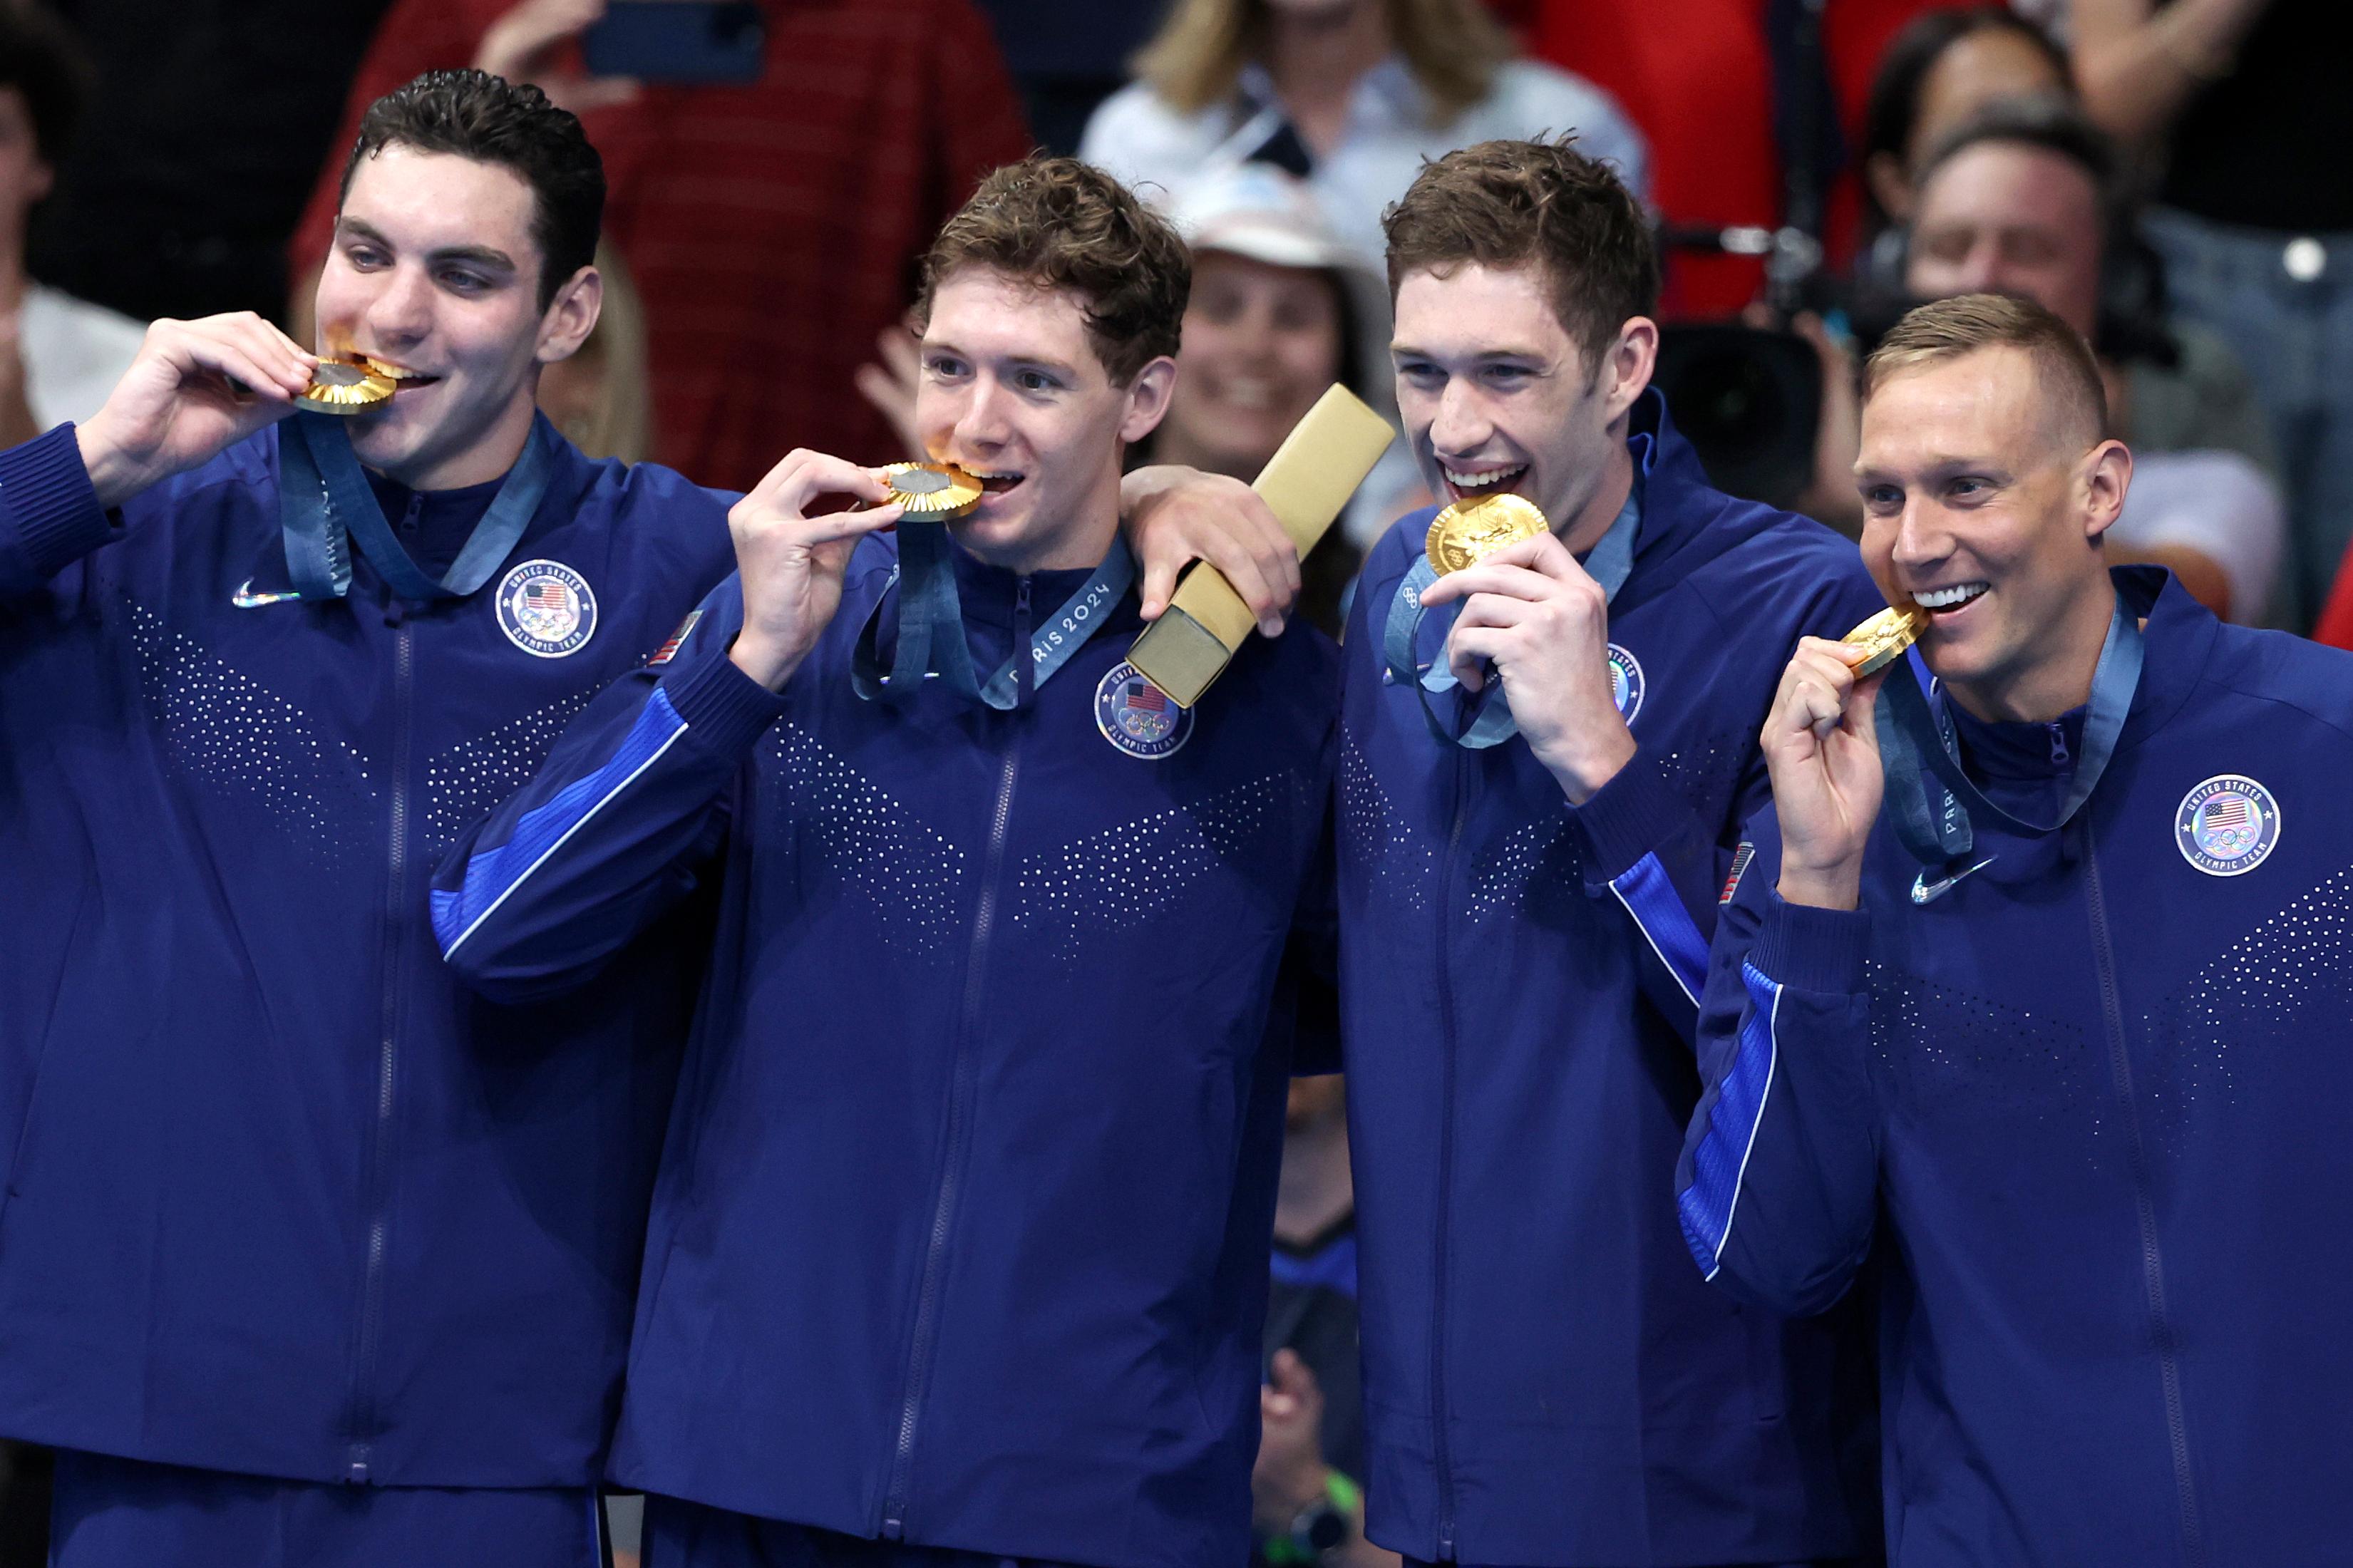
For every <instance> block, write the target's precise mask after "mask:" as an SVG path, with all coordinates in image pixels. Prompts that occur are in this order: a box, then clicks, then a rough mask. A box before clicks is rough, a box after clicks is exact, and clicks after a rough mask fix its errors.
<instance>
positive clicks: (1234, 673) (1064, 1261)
mask: <svg viewBox="0 0 2353 1568" xmlns="http://www.w3.org/2000/svg"><path fill="white" fill-rule="evenodd" d="M955 554H956V558H957V567H956V570H957V573H958V575H959V578H960V582H961V593H962V597H963V602H964V606H965V615H966V620H967V626H968V631H969V637H970V639H971V642H972V646H973V647H974V650H975V655H976V661H977V662H978V665H979V668H981V669H982V670H983V671H984V672H986V671H987V670H989V669H992V668H996V667H997V665H998V663H999V662H1001V661H1003V660H1004V659H1006V658H1008V657H1009V655H1010V650H1011V649H1013V648H1015V647H1022V648H1027V647H1029V639H1030V636H1031V631H1032V628H1033V627H1034V626H1036V625H1038V624H1039V622H1040V621H1042V620H1043V619H1044V618H1045V617H1046V616H1048V614H1049V613H1050V611H1051V610H1052V609H1053V608H1054V607H1056V606H1057V605H1060V603H1061V601H1062V599H1063V598H1064V596H1065V595H1068V594H1069V593H1070V592H1071V590H1072V589H1073V588H1074V587H1075V586H1076V585H1077V584H1078V583H1079V582H1080V581H1081V580H1082V579H1083V578H1084V577H1085V576H1086V575H1087V574H1083V573H1043V574H1037V575H1036V576H1034V577H1023V578H1017V577H1015V576H1014V575H1012V574H1008V573H1006V572H1003V571H999V570H997V569H994V568H989V567H985V566H982V565H980V564H978V563H975V562H974V561H972V560H971V559H970V558H969V557H965V556H964V555H963V554H962V552H960V551H959V552H955ZM895 561H896V546H895V542H892V541H891V540H887V539H882V538H877V539H873V540H870V541H868V542H863V543H861V545H860V548H859V550H858V552H857V553H856V555H855V556H854V557H853V558H852V561H851V563H850V567H849V574H848V578H847V583H846V590H845V595H844V598H843V602H842V605H841V608H840V611H839V614H838V615H837V616H835V618H834V620H833V621H832V623H831V624H830V625H829V626H828V628H827V630H826V632H825V633H824V635H823V637H822V639H821V640H820V641H819V643H818V646H817V647H816V648H815V649H814V650H813V651H812V652H811V654H810V655H809V657H808V659H807V662H806V663H805V664H804V665H803V666H802V667H801V668H800V669H799V670H798V671H797V672H796V674H795V675H794V676H793V678H792V679H791V680H790V682H789V683H788V684H787V685H786V689H785V690H784V692H783V694H782V695H781V696H778V695H772V694H771V693H770V692H769V691H768V690H767V689H765V688H763V687H761V686H759V685H758V684H756V683H755V682H754V681H752V680H750V679H747V678H746V677H745V676H744V675H743V674H742V673H741V672H740V671H739V670H738V669H737V668H735V667H734V665H733V664H732V663H731V662H730V661H729V659H728V657H727V650H728V647H729V645H730V643H731V642H732V640H733V637H734V634H735V632H736V630H737V629H738V627H739V626H740V625H741V623H742V616H743V606H742V600H741V595H740V591H739V588H738V585H737V584H736V583H735V582H734V581H733V580H730V581H729V582H728V583H726V584H723V586H722V587H721V588H720V589H719V590H718V591H717V592H715V593H714V594H712V595H711V596H710V598H709V599H708V600H706V601H705V603H704V605H703V606H702V610H701V611H700V612H699V613H698V615H699V618H698V619H697V620H696V621H695V623H694V624H693V625H692V626H691V628H690V629H689V630H688V632H687V634H686V636H685V637H684V639H683V640H682V641H681V643H680V644H679V645H678V647H677V649H676V651H675V653H674V655H673V656H672V657H670V658H667V659H664V660H661V661H659V662H656V663H653V664H650V665H649V666H648V668H645V669H644V670H642V671H641V672H640V673H638V675H636V676H635V677H633V678H631V679H628V680H626V681H624V682H622V683H620V684H619V685H617V687H615V688H614V689H612V690H611V691H609V692H607V694H606V695H605V696H604V697H603V698H601V699H599V700H597V702H596V704H595V705H594V706H592V707H591V708H590V709H589V710H587V711H586V713H585V714H584V715H583V716H582V717H581V718H580V719H579V720H578V721H576V722H575V724H574V725H573V727H572V728H571V729H570V730H569V731H566V733H565V736H564V738H563V740H562V741H561V742H558V744H557V746H556V748H555V751H554V753H553V754H552V755H551V756H550V758H549V760H548V762H547V764H546V765H545V767H544V768H543V770H542V771H541V772H540V773H539V774H538V776H537V777H536V778H535V779H533V782H532V783H531V784H529V785H528V786H526V787H525V788H524V789H523V790H522V791H521V792H520V793H519V794H517V795H515V796H514V797H513V798H512V799H511V800H509V801H508V802H507V803H506V804H505V805H502V806H501V807H500V808H499V810H498V811H497V812H495V813H494V814H493V815H492V816H491V818H490V819H489V821H488V823H487V824H486V825H484V826H481V827H480V830H479V831H477V832H475V833H474V834H473V835H472V836H471V837H470V839H469V841H468V842H467V844H466V845H465V846H464V847H462V848H461V849H460V850H459V851H458V852H455V853H453V854H452V856H451V857H450V858H449V859H448V862H447V863H446V864H445V865H444V867H443V868H442V870H441V872H440V874H439V877H438V880H437V884H436V892H435V894H434V900H435V906H436V920H437V924H438V930H439V932H440V936H441V940H442V942H443V944H444V947H445V950H446V951H447V952H448V958H449V961H450V963H452V964H454V965H455V966H456V967H457V968H458V969H459V970H460V971H461V972H463V973H465V975H466V976H467V977H468V978H469V979H470V980H471V981H472V982H473V983H475V984H478V985H480V986H482V987H484V988H485V989H486V990H488V991H489V992H490V993H491V994H496V995H502V996H508V997H515V998H524V997H536V996H556V995H560V994H565V987H567V986H569V985H571V984H575V983H576V982H577V981H579V980H580V979H581V978H582V977H583V976H586V975H590V974H594V973H597V972H598V971H599V970H600V969H602V968H604V967H605V966H606V965H607V964H608V963H613V964H617V963H620V962H622V960H620V959H619V958H618V957H617V954H619V953H620V952H621V951H622V949H623V948H624V946H625V944H627V943H628V942H630V941H631V940H632V939H633V937H634V936H635V935H636V933H638V931H641V930H643V929H644V928H645V927H646V926H647V925H648V924H649V922H653V921H658V920H659V919H660V918H661V917H662V914H663V911H665V910H668V909H670V907H672V906H673V905H674V904H675V903H676V902H677V901H678V900H680V899H681V898H683V897H685V896H686V895H687V894H688V892H689V890H690V889H693V888H695V887H698V886H713V885H715V886H716V888H717V889H718V894H719V898H720V902H721V912H720V917H719V920H720V925H719V932H718V937H717V942H716V951H715V956H714V959H713V965H712V974H711V979H710V983H709V986H708V989H707V990H706V992H705V993H704V995H703V997H702V1005H701V1007H700V1010H699V1012H698V1014H697V1017H696V1024H695V1029H694V1034H693V1037H692V1039H691V1044H690V1046H689V1047H688V1057H687V1062H686V1065H685V1068H684V1069H683V1072H682V1076H681V1092H680V1095H679V1097H678V1104H677V1110H676V1113H675V1116H674V1119H673V1121H672V1124H671V1130H670V1141H669V1143H668V1146H667V1149H666V1151H665V1153H664V1156H663V1165H662V1171H661V1175H660V1179H659V1184H658V1186H657V1190H656V1194H655V1199H654V1214H653V1220H652V1225H651V1229H650V1234H649V1240H648V1244H647V1250H646V1268H645V1276H644V1283H643V1286H642V1289H641V1292H640V1299H639V1304H638V1321H637V1335H636V1342H635V1345H634V1348H633V1350H632V1352H631V1356H630V1366H629V1379H628V1400H627V1405H626V1407H625V1409H624V1412H623V1416H622V1426H621V1435H620V1437H619V1439H618V1443H617V1450H616V1456H615V1463H614V1474H615V1476H616V1478H617V1479H620V1480H623V1481H625V1482H628V1483H630V1484H634V1485H638V1486H642V1487H644V1488H647V1489H650V1490H654V1491H658V1492H662V1493H667V1494H671V1495H675V1496H679V1497H683V1498H687V1499H691V1500H695V1501H698V1502H702V1503H705V1504H709V1505H712V1506H716V1507H721V1508H726V1509H733V1510H739V1511H743V1512H747V1513H754V1514H759V1515H763V1516H766V1517H770V1518H776V1519H783V1520H789V1521H797V1522H800V1523H804V1524H809V1525H814V1526H818V1527H820V1528H824V1529H828V1530H834V1531H846V1532H849V1533H853V1534H862V1535H876V1534H879V1535H881V1536H885V1537H890V1538H895V1539H903V1540H905V1541H908V1542H916V1543H921V1544H924V1545H932V1546H944V1547H957V1548H967V1549H973V1550H978V1551H984V1552H991V1553H999V1554H1005V1555H1008V1556H1023V1557H1050V1558H1054V1559H1059V1560H1065V1561H1075V1562H1082V1563H1092V1564H1097V1565H1101V1568H1176V1565H1180V1564H1182V1565H1186V1568H1192V1565H1198V1564H1200V1563H1215V1562H1232V1563H1240V1562H1241V1561H1242V1560H1243V1559H1244V1558H1245V1557H1247V1555H1248V1554H1249V1551H1250V1531H1249V1521H1250V1464H1251V1458H1252V1455H1253V1452H1254V1450H1255V1447H1256V1444H1257V1437H1258V1421H1257V1412H1258V1399H1259V1393H1258V1390H1259V1375H1260V1346H1259V1337H1260V1333H1261V1327H1262V1323H1263V1321H1264V1317H1265V1302H1266V1274H1267V1263H1266V1258H1267V1249H1268V1245H1269V1234H1270V1230H1271V1223H1272V1213H1273V1194H1274V1186H1273V1182H1274V1175H1275V1168H1276V1163H1277V1161H1278V1158H1279V1156H1280V1152H1281V1140H1282V1110H1283V1101H1284V1096H1285V1087H1286V1083H1287V1075H1288V1072H1289V1068H1290V1063H1291V1048H1290V1040H1289V1035H1288V1027H1289V1020H1290V1016H1291V1015H1290V1010H1289V1008H1288V1006H1287V1005H1284V1004H1283V1003H1282V1001H1281V1000H1280V996H1281V994H1283V993H1285V992H1286V991H1287V990H1288V989H1289V987H1288V984H1287V982H1285V981H1283V979H1282V976H1283V974H1284V973H1285V970H1284V963H1285V958H1286V950H1287V949H1289V948H1290V947H1291V946H1292V945H1293V942H1294V941H1295V940H1309V941H1314V940H1316V939H1317V932H1318V931H1319V930H1324V931H1328V925H1329V906H1328V898H1325V899H1321V900H1319V899H1318V898H1317V897H1316V895H1315V892H1314V889H1315V885H1316V879H1315V867H1316V865H1317V863H1318V850H1319V846H1320V843H1321V839H1322V835H1323V831H1324V823H1325V818H1326V812H1327V796H1328V790H1329V784H1330V775H1331V770H1332V765H1333V763H1332V758H1333V754H1334V750H1335V690H1336V683H1337V670H1336V668H1335V655H1334V653H1333V650H1332V648H1331V645H1330V644H1329V643H1328V641H1326V640H1324V638H1322V637H1318V636H1317V635H1316V634H1314V632H1312V631H1310V630H1306V629H1304V628H1294V629H1293V630H1292V631H1291V632H1290V633H1288V634H1287V635H1285V636H1284V637H1282V638H1280V639H1279V640H1276V641H1274V642H1271V643H1270V642H1266V641H1263V640H1253V641H1252V642H1251V643H1250V644H1249V645H1248V646H1247V647H1245V648H1244V649H1243V651H1242V652H1241V653H1240V655H1239V656H1238V657H1237V658H1236V659H1235V661H1234V663H1233V666H1232V667H1231V668H1229V670H1228V672H1227V673H1226V675H1225V677H1224V678H1223V679H1221V680H1220V681H1219V683H1218V685H1217V686H1216V687H1215V688H1214V689H1212V690H1211V691H1210V692H1209V694H1208V697H1207V698H1206V699H1205V700H1203V701H1202V702H1201V703H1200V704H1199V706H1198V708H1196V709H1195V710H1193V711H1191V712H1190V713H1186V712H1183V711H1182V710H1176V709H1175V708H1174V707H1173V706H1170V705H1168V704H1166V702H1165V700H1162V699H1160V697H1159V694H1158V693H1157V692H1155V691H1153V690H1152V689H1150V688H1149V687H1148V686H1145V685H1144V684H1143V683H1142V682H1141V681H1140V680H1138V679H1136V678H1135V677H1134V671H1133V668H1132V667H1129V666H1126V665H1125V664H1124V662H1123V661H1124V650H1125V648H1126V647H1127V645H1128V644H1129V642H1131V641H1132V640H1133V638H1134V634H1135V633H1136V631H1137V630H1138V629H1139V623H1138V621H1137V619H1136V617H1135V614H1134V608H1133V602H1132V601H1128V602H1126V603H1124V604H1123V605H1121V607H1120V608H1119V609H1118V610H1117V611H1115V612H1114V613H1113V616H1111V618H1110V619H1109V620H1108V622H1107V623H1106V624H1105V625H1104V626H1103V628H1102V631H1101V633H1100V635H1098V636H1096V637H1093V638H1092V640H1091V641H1088V642H1086V643H1085V644H1084V645H1083V646H1082V647H1080V649H1079V650H1078V652H1077V653H1076V654H1075V655H1073V656H1072V657H1071V658H1070V660H1069V662H1068V663H1067V664H1066V665H1065V666H1063V668H1061V669H1060V672H1059V673H1058V674H1056V675H1054V676H1053V678H1052V679H1050V680H1049V681H1048V682H1047V683H1046V684H1045V685H1043V686H1042V687H1038V688H1036V689H1034V690H1032V689H1028V683H1027V682H1026V681H1025V682H1024V688H1025V689H1024V691H1023V693H1022V695H1021V698H1020V700H1019V703H1018V706H1017V707H1016V708H1015V709H1013V710H1009V711H1003V712H1000V711H996V710H988V709H985V708H982V707H979V706H977V705H973V706H966V705H964V704H962V703H959V702H958V701H957V700H956V699H955V697H954V696H953V695H951V693H950V692H948V691H947V690H945V689H944V687H945V684H946V683H945V682H936V683H934V685H933V686H932V687H930V688H928V689H926V690H925V691H924V692H923V694H922V695H921V696H920V697H919V698H917V699H916V700H913V702H912V703H911V704H909V705H908V706H906V707H905V708H903V709H902V708H893V707H891V706H888V705H885V704H882V703H880V702H866V701H862V700H860V699H859V698H858V697H857V696H856V695H855V693H854V692H853V689H852V684H851V652H852V647H853V646H854V644H855V642H856V640H857V637H858V635H859V630H860V625H861V623H862V622H864V621H865V619H866V618H867V616H868V613H869V611H870V610H871V609H872V608H874V607H875V606H876V605H877V604H878V602H881V603H883V604H884V605H885V607H886V610H887V609H888V608H889V607H890V606H892V605H895V603H896V594H895V592H894V591H893V586H892V585H893V584H894V583H895V580H896V571H895ZM887 619H888V616H886V621H887ZM887 635H888V627H887V626H885V646H887ZM1319 907H1320V913H1319V912H1318V911H1319ZM1321 940H1322V941H1324V942H1325V943H1327V944H1328V935H1326V936H1324V937H1323V938H1322V939H1321ZM1686 1271H1688V1266H1687V1265H1686Z"/></svg>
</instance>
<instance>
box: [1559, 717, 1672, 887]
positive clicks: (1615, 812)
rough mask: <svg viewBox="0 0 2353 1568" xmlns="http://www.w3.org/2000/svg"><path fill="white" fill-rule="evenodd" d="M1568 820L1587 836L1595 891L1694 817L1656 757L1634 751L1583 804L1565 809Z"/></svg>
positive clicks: (1590, 883)
mask: <svg viewBox="0 0 2353 1568" xmlns="http://www.w3.org/2000/svg"><path fill="white" fill-rule="evenodd" d="M1569 815H1570V816H1574V817H1575V818H1576V819H1577V827H1578V829H1579V831H1581V832H1582V833H1583V834H1584V836H1585V879H1586V882H1587V883H1588V886H1590V887H1592V888H1596V889H1599V888H1603V887H1606V886H1608V885H1609V883H1611V882H1614V881H1616V880H1617V879H1619V878H1620V877H1622V876H1624V875H1625V874H1626V873H1627V872H1628V871H1630V870H1632V869H1633V868H1634V866H1635V864H1636V862H1638V861H1640V860H1641V858H1642V857H1643V856H1645V855H1648V854H1649V853H1651V851H1652V850H1654V849H1656V848H1658V847H1660V846H1661V845H1662V844H1664V843H1665V842H1666V841H1667V840H1668V839H1670V838H1672V837H1674V835H1675V832H1676V830H1677V829H1678V828H1680V827H1682V826H1683V825H1684V824H1685V823H1686V822H1687V821H1689V820H1690V817H1691V815H1692V813H1691V807H1690V806H1689V805H1687V804H1686V803H1685V802H1684V800H1683V796H1682V795H1680V794H1678V793H1677V792H1676V790H1675V788H1674V786H1673V785H1672V784H1670V783H1669V782H1668V781H1667V779H1666V776H1665V774H1664V773H1663V771H1662V769H1661V767H1660V765H1659V763H1658V760H1657V758H1656V757H1655V756H1654V754H1653V753H1651V752H1649V751H1638V752H1635V753H1634V756H1633V760H1632V761H1630V762H1629V763H1627V764H1626V765H1625V766H1624V767H1622V768H1620V769H1619V770H1618V772H1617V773H1615V774H1614V775H1612V776H1611V778H1610V780H1609V783H1608V784H1603V785H1602V786H1601V787H1600V788H1599V789H1598V790H1595V791H1594V792H1593V795H1592V796H1591V798H1589V799H1588V800H1587V801H1586V803H1585V804H1584V805H1574V806H1571V807H1569Z"/></svg>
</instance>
